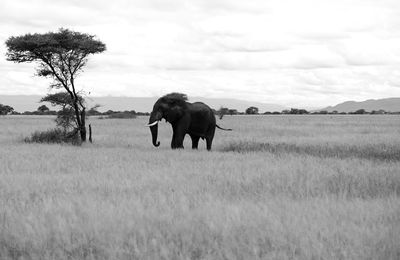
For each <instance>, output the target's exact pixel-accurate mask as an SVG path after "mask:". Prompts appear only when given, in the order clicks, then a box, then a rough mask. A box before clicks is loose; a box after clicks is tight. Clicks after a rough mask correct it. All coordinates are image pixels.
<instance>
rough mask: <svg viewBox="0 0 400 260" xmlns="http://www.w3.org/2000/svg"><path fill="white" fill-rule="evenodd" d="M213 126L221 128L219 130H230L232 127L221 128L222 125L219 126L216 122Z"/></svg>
mask: <svg viewBox="0 0 400 260" xmlns="http://www.w3.org/2000/svg"><path fill="white" fill-rule="evenodd" d="M215 126H216V127H218V128H219V129H221V130H225V131H232V129H230V128H222V127H220V126H219V125H217V124H215Z"/></svg>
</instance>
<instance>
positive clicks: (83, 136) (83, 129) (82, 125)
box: [79, 108, 86, 142]
mask: <svg viewBox="0 0 400 260" xmlns="http://www.w3.org/2000/svg"><path fill="white" fill-rule="evenodd" d="M85 117H86V112H85V108H82V111H81V122H80V129H79V131H80V132H81V140H82V142H86V125H85V121H86V120H85Z"/></svg>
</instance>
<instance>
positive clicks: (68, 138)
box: [24, 128, 81, 145]
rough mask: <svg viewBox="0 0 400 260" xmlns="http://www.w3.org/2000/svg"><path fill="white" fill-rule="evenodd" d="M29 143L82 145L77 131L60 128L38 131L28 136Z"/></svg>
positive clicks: (26, 139) (26, 140)
mask: <svg viewBox="0 0 400 260" xmlns="http://www.w3.org/2000/svg"><path fill="white" fill-rule="evenodd" d="M24 141H25V142H27V143H70V144H73V145H80V144H81V140H80V138H79V135H78V132H77V131H71V132H66V131H64V130H62V129H60V128H54V129H49V130H47V131H42V132H41V131H36V132H34V133H33V134H32V135H31V136H30V137H26V138H25V140H24Z"/></svg>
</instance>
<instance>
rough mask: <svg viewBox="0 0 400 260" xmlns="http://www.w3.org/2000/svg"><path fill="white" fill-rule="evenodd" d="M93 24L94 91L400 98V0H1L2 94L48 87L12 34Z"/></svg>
mask: <svg viewBox="0 0 400 260" xmlns="http://www.w3.org/2000/svg"><path fill="white" fill-rule="evenodd" d="M60 27H64V28H68V29H71V30H75V31H79V32H84V33H89V34H94V35H96V36H97V38H98V39H100V40H101V41H103V42H104V43H105V44H106V45H107V51H106V52H104V53H102V54H97V55H95V56H91V57H90V60H89V63H88V66H87V67H86V68H85V72H84V74H82V76H81V77H80V78H79V79H78V81H77V84H79V86H81V87H82V88H83V89H84V90H86V91H90V92H91V95H92V96H104V95H112V96H136V97H140V96H146V97H149V96H160V95H163V94H166V93H168V92H172V91H177V92H183V93H186V94H188V95H189V96H203V97H227V98H236V99H245V100H251V101H259V102H265V103H276V104H282V105H285V106H292V107H293V106H299V107H300V106H302V107H320V106H325V105H334V104H336V103H339V102H343V101H347V100H357V101H361V100H365V99H374V98H385V97H400V1H399V0H360V1H356V0H355V1H350V0H335V1H331V0H317V1H304V0H297V1H296V0H287V1H285V0H277V1H275V0H272V1H271V0H247V1H243V0H168V1H167V0H112V1H110V0H84V1H83V0H1V1H0V41H1V42H2V44H1V49H0V52H1V55H2V58H1V59H0V75H1V80H0V82H1V83H0V94H44V93H46V92H47V91H48V85H49V81H48V80H46V79H41V78H38V77H35V76H34V73H35V70H34V69H33V68H34V65H33V64H15V63H12V62H9V61H6V58H5V55H4V54H5V52H6V47H5V44H4V42H5V41H6V39H7V38H8V37H10V36H18V35H22V34H26V33H36V32H37V33H45V32H49V31H57V30H58V28H60Z"/></svg>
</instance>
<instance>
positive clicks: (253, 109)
mask: <svg viewBox="0 0 400 260" xmlns="http://www.w3.org/2000/svg"><path fill="white" fill-rule="evenodd" d="M214 113H215V114H217V115H219V116H220V118H222V117H223V116H224V115H368V114H369V115H385V114H400V111H398V112H389V111H385V110H383V109H380V110H372V111H366V110H365V109H358V110H356V111H354V112H348V113H346V112H338V111H331V112H328V111H327V110H320V111H307V110H305V109H298V108H291V109H290V110H289V109H287V110H282V111H280V112H279V111H273V112H270V111H267V112H264V113H259V112H258V108H257V107H249V108H247V109H246V110H245V111H244V112H238V111H237V110H236V109H229V108H224V107H221V108H220V109H219V110H214Z"/></svg>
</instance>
